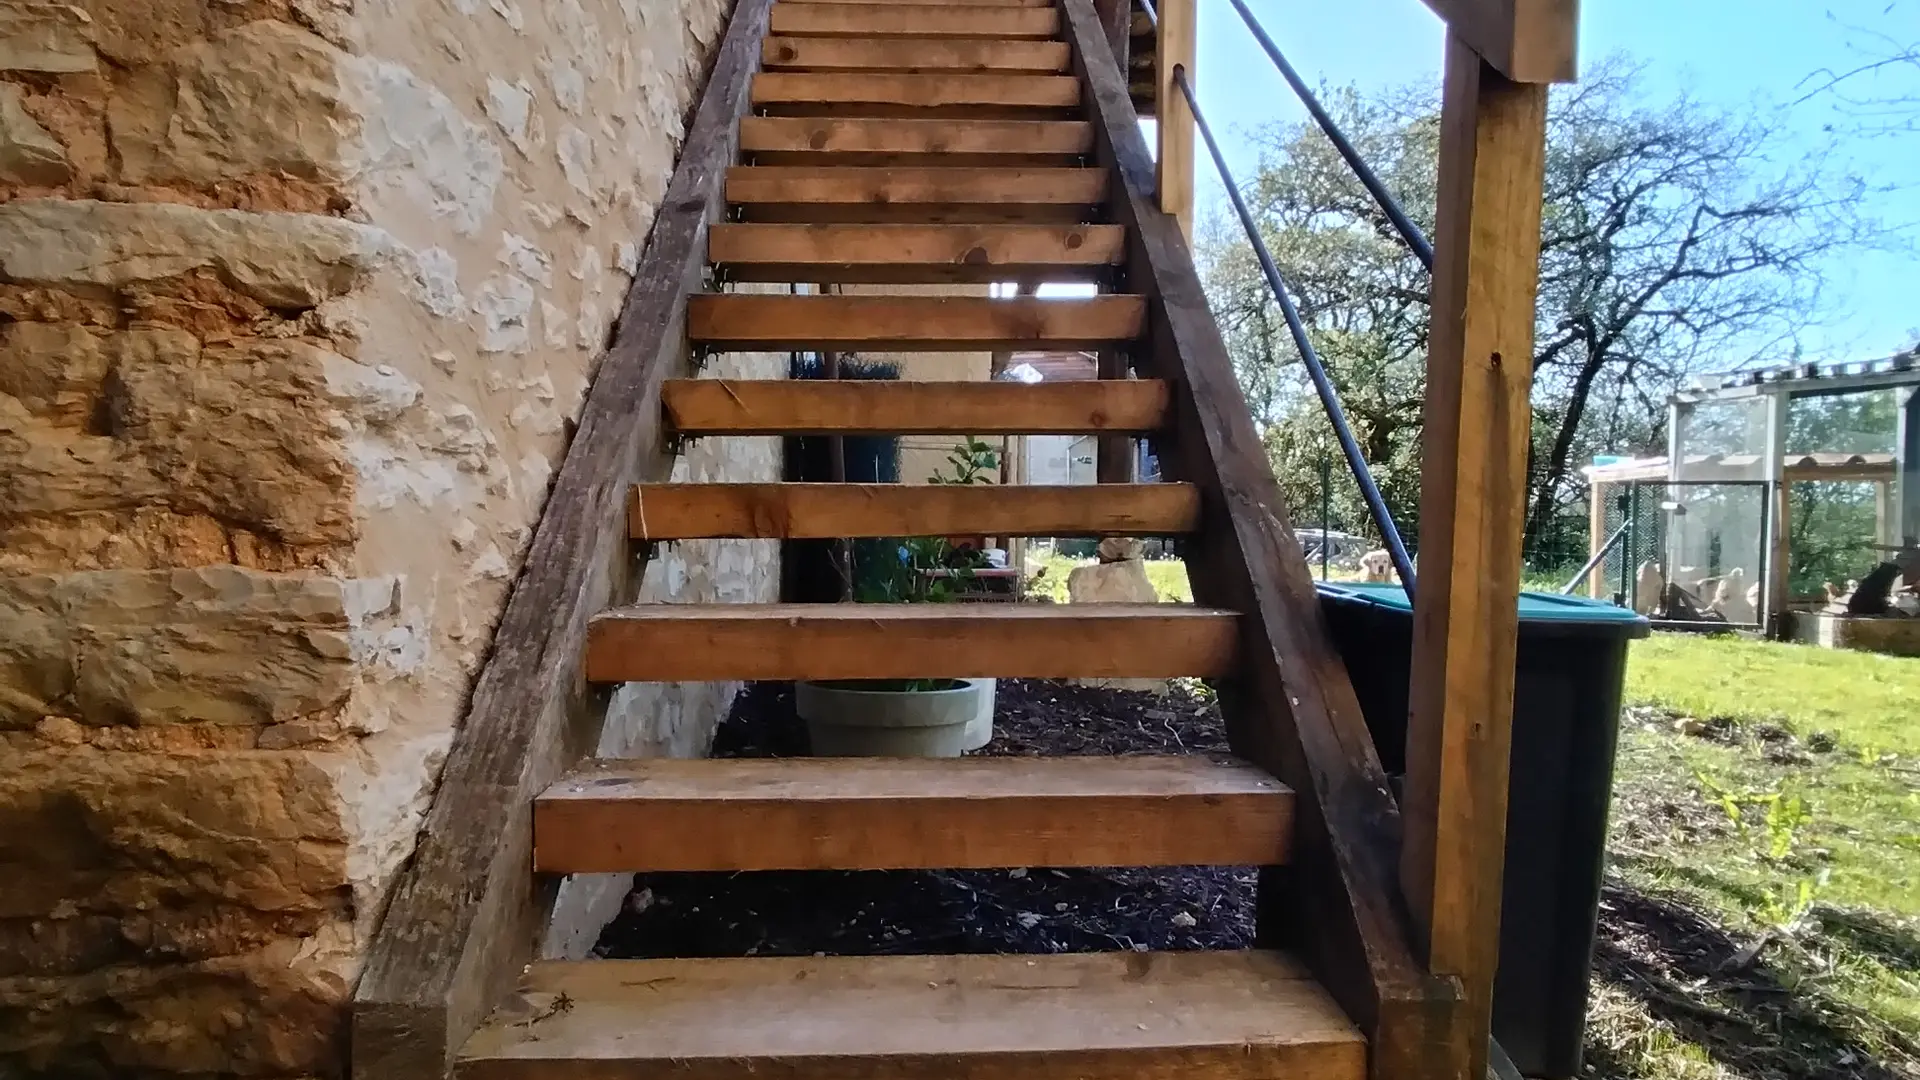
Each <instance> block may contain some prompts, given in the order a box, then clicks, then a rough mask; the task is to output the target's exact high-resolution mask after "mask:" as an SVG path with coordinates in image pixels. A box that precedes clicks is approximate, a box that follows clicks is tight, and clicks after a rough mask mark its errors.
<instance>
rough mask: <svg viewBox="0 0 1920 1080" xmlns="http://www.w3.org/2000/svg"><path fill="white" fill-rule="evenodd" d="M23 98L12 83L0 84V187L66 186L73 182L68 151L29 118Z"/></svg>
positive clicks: (18, 89)
mask: <svg viewBox="0 0 1920 1080" xmlns="http://www.w3.org/2000/svg"><path fill="white" fill-rule="evenodd" d="M24 96H25V95H24V94H22V93H21V90H20V88H19V87H17V86H15V85H13V84H12V83H0V184H34V185H40V186H44V187H56V186H58V185H60V184H64V183H66V182H67V181H69V180H71V179H73V165H72V164H71V163H69V162H68V161H67V151H66V148H65V147H63V146H61V145H60V143H59V141H58V140H56V139H55V138H54V137H53V135H52V134H51V133H49V132H48V131H47V129H46V128H43V127H41V126H40V125H39V123H38V122H36V121H35V120H34V118H33V117H31V116H29V115H27V110H26V109H25V108H24V107H22V105H21V101H22V100H23V98H24Z"/></svg>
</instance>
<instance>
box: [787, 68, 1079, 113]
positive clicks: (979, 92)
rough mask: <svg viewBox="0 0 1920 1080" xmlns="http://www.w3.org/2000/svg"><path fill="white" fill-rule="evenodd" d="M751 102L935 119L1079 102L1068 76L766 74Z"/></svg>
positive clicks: (1068, 105) (1060, 106) (1076, 83)
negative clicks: (943, 114)
mask: <svg viewBox="0 0 1920 1080" xmlns="http://www.w3.org/2000/svg"><path fill="white" fill-rule="evenodd" d="M753 103H754V105H755V107H756V108H760V109H764V110H767V111H769V112H774V111H779V112H785V113H789V114H790V113H791V112H792V111H793V110H792V107H796V106H806V107H809V108H812V109H815V110H816V111H826V110H832V111H833V112H834V113H836V114H838V115H841V116H850V115H856V114H866V115H872V114H873V113H872V110H873V109H875V108H876V107H887V108H894V109H898V110H908V109H910V110H913V114H914V115H919V116H930V115H937V114H938V111H939V110H957V109H968V110H975V111H977V110H978V109H981V108H998V109H1007V110H1028V111H1031V110H1034V109H1050V110H1068V109H1073V108H1076V107H1077V106H1078V105H1079V104H1080V82H1079V80H1077V79H1074V78H1073V77H1071V76H1067V75H1010V74H1006V73H1004V72H1002V73H993V74H973V73H971V72H969V73H965V74H946V73H940V74H931V73H919V72H916V73H911V74H896V73H892V72H887V73H876V72H817V71H768V72H762V73H761V74H759V75H756V76H754V79H753Z"/></svg>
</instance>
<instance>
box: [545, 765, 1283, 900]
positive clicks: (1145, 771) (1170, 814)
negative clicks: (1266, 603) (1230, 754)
mask: <svg viewBox="0 0 1920 1080" xmlns="http://www.w3.org/2000/svg"><path fill="white" fill-rule="evenodd" d="M1292 814H1293V793H1292V792H1291V791H1289V790H1288V789H1287V787H1286V786H1285V785H1284V784H1282V783H1280V781H1278V780H1275V779H1274V778H1273V777H1271V776H1269V775H1268V774H1267V773H1265V772H1264V771H1262V770H1260V769H1256V768H1254V767H1253V766H1251V765H1247V764H1244V763H1242V762H1238V761H1235V760H1233V759H1231V758H1224V757H1222V758H1209V757H1203V756H1199V755H1191V756H1183V757H1062V758H1019V757H970V758H953V759H931V758H728V759H706V760H693V761H688V760H674V759H669V758H653V759H649V760H645V761H605V762H598V763H595V764H593V765H591V766H589V767H587V768H584V769H582V770H580V771H578V772H576V773H574V774H573V775H571V776H569V777H566V778H565V779H563V780H561V781H559V782H558V783H556V784H555V785H553V787H551V788H549V789H548V790H547V791H546V793H545V794H543V795H541V796H540V798H539V800H538V801H537V802H536V803H535V805H534V814H533V832H534V869H535V870H537V871H540V872H542V873H553V874H586V873H637V872H646V871H662V870H664V871H688V872H692V871H729V872H731V871H742V870H890V869H934V868H964V867H973V868H981V867H1011V866H1116V865H1118V866H1271V865H1278V864H1281V863H1284V862H1285V861H1286V860H1287V855H1288V849H1289V847H1290V844H1291V841H1292V837H1293V818H1292Z"/></svg>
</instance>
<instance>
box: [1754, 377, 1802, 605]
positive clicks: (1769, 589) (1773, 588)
mask: <svg viewBox="0 0 1920 1080" xmlns="http://www.w3.org/2000/svg"><path fill="white" fill-rule="evenodd" d="M1766 404H1767V415H1766V418H1765V425H1764V426H1765V431H1766V438H1765V440H1764V442H1763V445H1764V446H1765V447H1766V457H1765V458H1764V459H1762V461H1761V467H1762V470H1763V472H1764V475H1765V477H1766V479H1767V480H1769V481H1771V482H1772V483H1773V488H1772V491H1771V492H1770V494H1771V496H1772V497H1771V498H1770V499H1768V500H1767V506H1766V509H1765V511H1764V513H1765V514H1766V515H1767V544H1768V551H1767V577H1766V581H1765V582H1764V584H1763V586H1762V588H1761V593H1762V595H1761V597H1760V605H1761V610H1759V611H1757V612H1755V613H1754V614H1755V617H1756V618H1758V619H1759V620H1760V632H1761V633H1762V634H1765V635H1766V636H1768V637H1771V638H1773V639H1775V640H1777V641H1784V640H1786V638H1787V637H1788V629H1789V628H1788V626H1787V617H1786V610H1787V594H1788V591H1789V585H1788V582H1789V581H1790V580H1791V578H1790V576H1789V574H1790V571H1791V570H1792V568H1793V567H1792V563H1793V531H1792V529H1791V522H1790V520H1789V519H1790V518H1791V516H1792V506H1793V485H1792V484H1789V483H1788V482H1787V410H1788V409H1789V408H1790V407H1791V406H1792V404H1793V398H1792V396H1791V395H1788V394H1773V395H1770V396H1768V398H1767V399H1766Z"/></svg>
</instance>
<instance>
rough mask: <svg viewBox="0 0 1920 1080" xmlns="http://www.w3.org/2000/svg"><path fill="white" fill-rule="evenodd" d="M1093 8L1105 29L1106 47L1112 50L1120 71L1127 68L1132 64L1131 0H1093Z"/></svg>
mask: <svg viewBox="0 0 1920 1080" xmlns="http://www.w3.org/2000/svg"><path fill="white" fill-rule="evenodd" d="M1093 10H1094V11H1095V12H1096V13H1097V14H1098V15H1099V16H1100V25H1101V26H1102V27H1104V28H1105V29H1106V32H1107V48H1109V49H1112V50H1113V59H1114V62H1115V63H1117V64H1119V65H1120V70H1121V71H1123V72H1124V71H1127V70H1129V69H1130V68H1131V67H1132V64H1133V57H1132V44H1133V30H1132V22H1133V0H1093Z"/></svg>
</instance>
